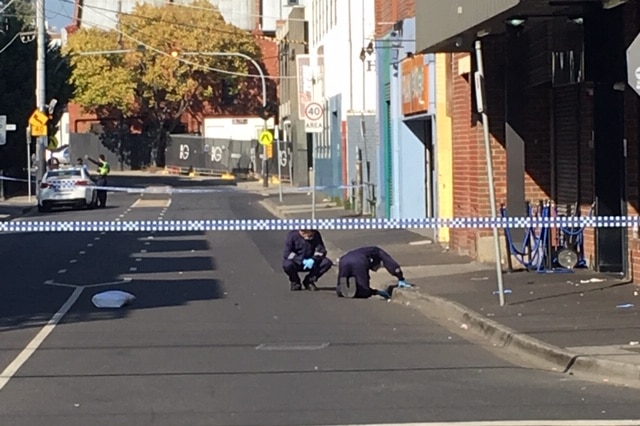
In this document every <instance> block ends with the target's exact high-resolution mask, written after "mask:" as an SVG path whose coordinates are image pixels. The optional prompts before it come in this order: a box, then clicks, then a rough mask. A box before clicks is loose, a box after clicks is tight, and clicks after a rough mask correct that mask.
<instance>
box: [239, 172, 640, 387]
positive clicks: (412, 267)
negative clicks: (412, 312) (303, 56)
mask: <svg viewBox="0 0 640 426" xmlns="http://www.w3.org/2000/svg"><path fill="white" fill-rule="evenodd" d="M239 188H243V189H246V190H248V191H252V192H257V193H261V194H262V195H263V199H262V201H261V204H262V205H263V206H264V207H265V208H266V209H267V210H269V211H270V212H271V213H272V214H273V215H275V216H277V217H279V218H283V219H284V218H288V219H292V218H309V217H311V213H310V212H311V204H310V203H311V202H310V196H309V194H307V193H285V194H284V195H283V202H282V203H281V202H280V200H279V194H278V190H277V188H259V187H257V186H256V185H255V184H249V183H247V184H239ZM320 200H322V198H320ZM325 202H327V201H325ZM323 203H324V202H323V201H321V202H320V203H318V205H317V210H316V218H330V217H354V216H355V215H354V212H352V211H349V210H345V209H344V208H341V207H339V206H335V205H329V204H328V202H327V206H329V207H326V206H325V205H323ZM432 232H433V231H431V230H415V231H413V232H412V231H410V230H375V231H366V230H363V231H360V230H357V231H331V230H324V231H322V233H323V236H324V239H325V241H326V242H327V245H328V246H329V247H328V248H329V256H331V257H332V258H333V259H335V258H336V257H338V256H340V255H341V254H342V253H344V252H346V251H347V250H349V249H351V248H355V247H358V246H363V245H378V246H380V247H382V248H383V249H385V250H387V251H388V252H389V253H390V254H391V255H392V256H393V257H394V258H395V259H396V260H398V262H399V263H400V264H401V265H402V267H403V270H404V271H405V275H406V277H407V281H408V282H410V283H412V284H414V287H413V288H411V289H398V290H395V291H394V292H393V297H392V301H393V302H395V303H401V304H403V305H406V306H408V307H410V308H415V309H417V310H419V311H420V312H422V313H424V314H425V315H427V316H428V317H430V318H432V319H435V320H437V321H439V322H440V323H441V324H443V325H445V326H446V327H448V328H450V329H451V330H453V331H454V332H456V333H458V334H460V335H463V336H467V337H469V338H470V339H475V340H477V341H481V342H482V343H483V344H485V345H487V346H488V347H489V348H491V349H492V350H497V351H501V352H502V353H503V354H504V355H506V356H509V357H512V358H513V357H516V358H518V359H520V360H522V361H524V362H526V363H527V364H529V365H534V366H536V367H538V368H544V369H549V370H553V371H557V372H562V373H564V374H568V375H576V376H580V377H583V378H587V379H590V380H597V381H600V382H610V383H612V384H621V385H627V386H634V387H640V322H639V320H640V316H639V315H640V296H639V294H640V289H639V288H638V286H637V285H635V284H632V283H629V282H626V281H624V280H622V279H621V277H620V276H611V275H604V274H598V273H595V272H593V271H589V270H585V269H579V270H576V271H575V272H573V273H545V274H542V273H537V272H527V271H521V272H514V273H504V274H503V281H504V288H505V293H507V294H505V301H506V304H505V306H502V307H501V306H500V305H499V299H498V295H497V277H496V271H495V265H493V264H490V265H488V264H481V263H476V262H474V261H472V260H471V259H469V258H466V257H464V256H459V255H456V254H454V253H450V252H448V251H447V250H446V249H445V248H443V247H442V246H441V245H440V244H437V243H434V242H433V240H432V239H431V238H429V235H431V234H432ZM393 282H394V280H393V278H392V277H390V276H389V275H388V274H387V273H386V272H385V271H384V269H382V270H380V271H378V272H377V273H372V285H374V286H376V287H378V288H383V287H386V286H387V285H389V284H392V283H393Z"/></svg>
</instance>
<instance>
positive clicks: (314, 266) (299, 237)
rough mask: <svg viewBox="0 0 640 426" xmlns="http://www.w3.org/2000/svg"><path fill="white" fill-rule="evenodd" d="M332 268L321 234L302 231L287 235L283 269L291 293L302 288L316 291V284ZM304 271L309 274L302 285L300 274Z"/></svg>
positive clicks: (308, 230) (312, 231) (306, 230)
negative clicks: (287, 278)
mask: <svg viewBox="0 0 640 426" xmlns="http://www.w3.org/2000/svg"><path fill="white" fill-rule="evenodd" d="M332 266H333V262H331V260H329V259H328V258H327V249H326V248H325V246H324V241H323V240H322V235H320V232H318V231H316V230H314V229H301V230H299V231H290V232H289V233H288V234H287V238H286V241H285V244H284V253H283V260H282V269H283V270H284V272H285V274H287V276H288V277H289V284H290V286H291V291H298V290H302V286H304V287H305V288H306V289H307V290H311V291H316V290H317V289H318V288H317V287H316V282H317V281H318V279H319V278H320V277H322V276H323V275H324V274H325V273H326V272H327V271H328V270H329V269H331V267H332ZM303 271H309V272H308V273H307V275H306V276H305V278H304V280H303V281H302V283H301V282H300V276H299V275H298V274H299V273H300V272H303Z"/></svg>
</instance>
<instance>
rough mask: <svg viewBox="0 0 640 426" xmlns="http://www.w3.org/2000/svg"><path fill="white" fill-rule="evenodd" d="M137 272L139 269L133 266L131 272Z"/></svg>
mask: <svg viewBox="0 0 640 426" xmlns="http://www.w3.org/2000/svg"><path fill="white" fill-rule="evenodd" d="M137 270H138V268H136V267H135V266H132V267H131V268H129V271H131V272H135V271H137Z"/></svg>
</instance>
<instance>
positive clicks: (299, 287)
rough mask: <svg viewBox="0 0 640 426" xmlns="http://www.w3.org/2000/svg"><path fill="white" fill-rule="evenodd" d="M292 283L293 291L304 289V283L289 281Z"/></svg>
mask: <svg viewBox="0 0 640 426" xmlns="http://www.w3.org/2000/svg"><path fill="white" fill-rule="evenodd" d="M289 284H290V285H291V291H300V290H302V285H300V283H294V282H292V283H289Z"/></svg>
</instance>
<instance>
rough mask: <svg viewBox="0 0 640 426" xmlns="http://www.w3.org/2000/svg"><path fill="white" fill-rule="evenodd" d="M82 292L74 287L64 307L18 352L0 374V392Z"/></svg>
mask: <svg viewBox="0 0 640 426" xmlns="http://www.w3.org/2000/svg"><path fill="white" fill-rule="evenodd" d="M82 290H83V288H82V287H76V288H75V289H74V290H73V293H71V296H69V298H68V299H67V301H66V302H64V305H62V306H61V307H60V309H59V310H58V312H56V313H55V314H54V315H53V316H52V317H51V319H50V320H49V322H47V324H46V325H45V326H44V327H42V329H41V330H40V331H39V332H38V334H36V336H35V337H34V338H33V339H31V341H30V342H29V343H28V344H27V346H26V347H25V348H24V349H23V350H22V352H20V353H19V354H18V356H17V357H16V358H15V359H14V360H13V361H11V364H9V365H8V366H7V368H5V369H4V371H3V372H2V373H1V374H0V390H2V388H4V387H5V386H6V385H7V383H9V380H11V378H13V376H15V375H16V373H17V372H18V370H19V369H20V367H22V366H23V365H24V363H25V362H27V360H28V359H29V358H30V357H31V355H33V354H34V353H35V351H36V350H37V349H38V348H39V347H40V345H41V344H42V342H44V339H46V338H47V336H48V335H49V334H51V332H52V331H53V329H54V328H55V327H56V325H58V323H59V322H60V320H62V318H63V317H64V316H65V314H66V313H67V312H69V309H71V307H72V306H73V304H74V303H76V300H78V298H79V297H80V294H82Z"/></svg>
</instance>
